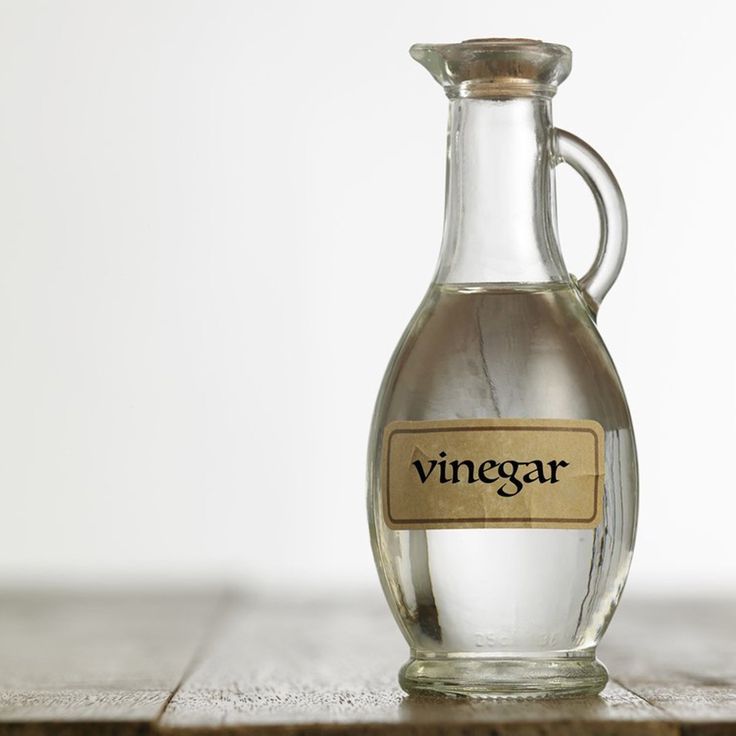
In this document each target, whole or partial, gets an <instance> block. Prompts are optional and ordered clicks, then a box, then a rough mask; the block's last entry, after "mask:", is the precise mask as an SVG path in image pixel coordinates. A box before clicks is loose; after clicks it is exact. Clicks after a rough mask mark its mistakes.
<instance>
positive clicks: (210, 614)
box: [0, 592, 223, 734]
mask: <svg viewBox="0 0 736 736" xmlns="http://www.w3.org/2000/svg"><path fill="white" fill-rule="evenodd" d="M222 605H223V602H222V596H221V595H216V594H207V595H202V594H201V593H197V594H191V593H189V594H187V593H178V594H177V593H175V592H172V593H170V594H167V595H160V594H150V593H149V594H141V593H123V592H119V593H99V592H98V593H77V594H72V593H33V592H16V593H12V594H11V593H4V594H0V734H2V733H14V734H15V733H18V734H20V733H23V734H26V733H28V734H36V733H38V734H42V733H77V732H79V733H82V732H83V731H81V730H77V727H78V726H79V724H85V723H86V724H88V725H87V727H86V731H85V732H86V733H108V732H109V733H138V732H142V731H144V730H145V729H146V728H147V727H148V725H149V724H151V723H152V722H155V721H156V720H157V718H158V717H159V716H160V714H161V713H162V711H163V709H164V707H165V705H166V703H167V702H168V700H169V698H170V697H171V695H172V693H173V692H174V690H175V688H176V687H177V686H178V685H179V684H180V683H181V681H182V678H183V676H184V673H185V672H186V671H187V667H189V666H190V665H191V663H192V661H194V658H195V656H196V654H197V650H198V648H199V647H201V646H202V645H203V643H204V642H205V637H206V635H207V633H208V632H210V630H211V627H212V622H213V621H214V619H215V617H216V615H217V610H218V606H222Z"/></svg>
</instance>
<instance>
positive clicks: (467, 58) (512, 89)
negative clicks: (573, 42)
mask: <svg viewBox="0 0 736 736" xmlns="http://www.w3.org/2000/svg"><path fill="white" fill-rule="evenodd" d="M409 53H410V54H411V56H412V58H413V59H415V60H416V61H418V62H419V63H420V64H421V65H422V66H423V67H425V68H426V69H427V70H428V71H429V73H430V74H431V75H432V76H433V77H434V78H435V79H436V80H437V81H438V82H439V83H440V84H441V85H442V87H443V89H444V90H445V93H446V94H447V96H448V97H477V98H489V99H493V98H497V97H552V96H553V95H554V94H555V92H556V91H557V87H558V86H559V85H560V84H561V83H562V82H563V81H564V80H565V79H567V76H568V74H570V69H571V67H572V52H571V51H570V49H569V48H567V46H560V45H558V44H554V43H544V42H543V41H534V40H530V39H527V38H474V39H470V40H468V41H463V42H462V43H449V44H425V43H418V44H414V46H412V47H411V49H409Z"/></svg>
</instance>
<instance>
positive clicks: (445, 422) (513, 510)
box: [368, 39, 637, 697]
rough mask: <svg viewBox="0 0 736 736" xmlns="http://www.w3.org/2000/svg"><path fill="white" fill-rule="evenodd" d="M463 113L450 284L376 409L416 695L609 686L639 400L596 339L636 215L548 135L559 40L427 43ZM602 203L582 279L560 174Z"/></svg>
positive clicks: (453, 183) (379, 513)
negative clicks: (576, 177) (561, 229)
mask: <svg viewBox="0 0 736 736" xmlns="http://www.w3.org/2000/svg"><path fill="white" fill-rule="evenodd" d="M411 54H412V56H413V58H414V59H416V60H417V61H419V63H421V64H422V65H423V66H425V67H426V68H427V69H428V70H429V71H430V73H431V74H432V76H433V77H434V78H435V79H436V80H437V81H438V82H439V83H440V84H441V85H442V86H443V88H444V90H445V92H446V94H447V96H448V97H449V100H450V117H449V127H448V138H447V146H448V147H447V180H446V181H447V191H446V205H445V224H444V233H443V239H442V248H441V254H440V259H439V265H438V267H437V271H436V275H435V277H434V280H433V282H432V284H431V285H430V287H429V290H428V291H427V294H426V296H425V298H424V300H423V302H422V303H421V304H420V306H419V308H418V310H417V312H416V314H415V315H414V317H413V319H412V320H411V323H410V324H409V326H408V327H407V329H406V331H405V333H404V335H403V337H402V338H401V341H400V342H399V345H398V347H397V348H396V351H395V353H394V355H393V357H392V359H391V362H390V364H389V366H388V369H387V371H386V375H385V378H384V381H383V385H382V387H381V390H380V394H379V396H378V401H377V404H376V409H375V415H374V419H373V425H372V430H371V444H370V451H369V467H368V484H369V519H370V526H371V537H372V544H373V551H374V556H375V560H376V565H377V567H378V572H379V575H380V577H381V581H382V584H383V588H384V591H385V594H386V598H387V599H388V602H389V605H390V606H391V609H392V611H393V613H394V616H395V618H396V621H397V622H398V624H399V626H400V628H401V630H402V632H403V634H404V636H405V638H406V640H407V642H408V644H409V648H410V659H409V661H408V662H407V663H406V665H404V667H403V668H402V670H401V672H400V676H399V679H400V682H401V685H402V687H403V688H404V689H405V690H406V691H408V692H424V693H447V694H458V695H474V696H485V697H551V696H560V695H576V694H586V693H596V692H599V691H600V690H601V689H602V688H603V687H604V685H605V683H606V681H607V673H606V670H605V668H604V667H603V665H602V664H601V663H600V662H599V661H598V660H597V659H596V655H595V651H596V645H597V644H598V641H599V640H600V637H601V636H602V634H603V632H604V631H605V629H606V626H607V625H608V622H609V620H610V618H611V615H612V614H613V611H614V609H615V607H616V604H617V602H618V599H619V596H620V595H621V591H622V589H623V586H624V582H625V580H626V576H627V573H628V569H629V563H630V559H631V553H632V549H633V544H634V535H635V528H636V515H637V467H636V450H635V446H634V436H633V433H632V428H631V419H630V416H629V411H628V407H627V404H626V398H625V396H624V392H623V389H622V387H621V383H620V381H619V378H618V375H617V374H616V369H615V367H614V365H613V362H612V360H611V357H610V356H609V354H608V352H607V350H606V347H605V345H604V344H603V341H602V340H601V337H600V335H599V333H598V330H597V329H596V314H597V311H598V307H599V305H600V303H601V301H602V299H603V298H604V296H605V295H606V293H607V291H608V290H609V288H610V287H611V285H612V284H613V282H614V280H615V279H616V277H617V276H618V273H619V271H620V268H621V265H622V260H623V256H624V251H625V246H626V211H625V207H624V203H623V199H622V196H621V192H620V190H619V188H618V185H617V183H616V181H615V179H614V177H613V175H612V174H611V172H610V170H609V169H608V167H607V166H606V164H605V163H604V162H603V160H602V159H601V158H600V157H599V156H598V155H597V154H596V153H595V152H594V151H593V150H592V149H591V148H590V147H588V146H587V145H586V144H585V143H583V142H582V141H581V140H579V139H578V138H576V137H575V136H573V135H571V134H569V133H566V132H564V131H562V130H558V129H556V128H554V127H553V125H552V97H553V96H554V94H555V92H556V90H557V87H558V85H559V84H560V83H561V82H562V81H563V80H564V79H565V78H566V77H567V75H568V74H569V72H570V67H571V53H570V50H569V49H568V48H566V47H564V46H559V45H553V44H548V43H542V42H539V41H527V40H520V39H480V40H473V41H465V42H463V43H458V44H448V45H423V44H422V45H416V46H414V47H412V49H411ZM560 162H566V163H568V164H570V165H571V166H572V167H573V168H574V169H575V170H576V171H578V172H579V173H580V174H581V175H582V176H583V178H584V179H585V181H586V182H587V184H588V185H589V186H590V188H591V189H592V191H593V194H594V195H595V199H596V202H597V204H598V208H599V212H600V218H601V225H602V227H601V233H602V234H601V240H600V244H599V248H598V253H597V257H596V259H595V262H594V264H593V266H592V267H591V269H590V270H589V271H588V273H586V274H585V275H584V276H583V277H582V278H581V279H580V280H579V281H578V280H576V279H575V278H574V277H572V276H571V275H570V274H569V273H568V272H567V270H566V268H565V265H564V261H563V258H562V255H561V252H560V249H559V245H558V242H557V241H558V238H557V222H556V210H555V180H554V169H555V166H556V165H557V164H559V163H560Z"/></svg>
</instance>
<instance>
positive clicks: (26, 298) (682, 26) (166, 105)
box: [0, 0, 736, 592]
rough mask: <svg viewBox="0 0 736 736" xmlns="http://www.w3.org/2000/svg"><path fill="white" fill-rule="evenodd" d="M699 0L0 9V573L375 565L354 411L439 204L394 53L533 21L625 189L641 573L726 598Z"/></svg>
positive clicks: (727, 238) (733, 576) (573, 252)
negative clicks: (566, 64) (567, 63)
mask: <svg viewBox="0 0 736 736" xmlns="http://www.w3.org/2000/svg"><path fill="white" fill-rule="evenodd" d="M687 7H688V10H687V11H685V10H684V8H685V5H684V4H678V3H644V2H637V3H631V4H626V3H616V4H615V5H611V6H610V7H606V6H604V5H601V4H600V3H592V2H584V1H583V0H581V1H580V2H571V1H568V2H562V1H560V0H556V1H555V2H549V1H548V0H545V1H544V2H524V3H508V2H503V3H502V2H498V1H497V2H489V1H488V0H484V1H483V2H462V1H461V2H457V1H455V2H452V3H448V2H447V1H446V0H444V1H443V2H439V1H437V0H431V1H430V0H423V1H421V2H420V1H419V0H417V1H414V2H397V1H396V0H394V1H392V2H387V1H383V2H379V1H377V0H374V1H373V2H370V3H351V2H338V1H335V2H310V3H300V2H284V1H281V2H278V1H274V2H246V1H245V0H241V1H240V2H236V1H235V0H228V1H224V0H214V1H209V2H204V1H202V2H188V1H185V0H177V1H176V2H174V1H167V2H165V1H161V0H159V1H158V2H148V1H146V2H142V1H140V0H139V1H133V2H129V1H126V2H123V1H122V0H121V1H120V2H109V1H102V0H89V1H88V2H81V1H79V0H66V1H64V2H61V1H52V0H49V1H48V2H39V1H38V0H14V1H12V2H10V1H8V0H5V1H3V2H0V106H1V112H0V491H1V494H2V495H1V503H2V505H1V506H0V579H2V580H5V581H14V582H18V581H26V582H27V581H49V580H57V581H80V580H85V581H86V580H95V581H103V582H110V583H112V584H114V583H116V582H118V581H122V580H131V579H135V580H159V579H167V580H194V581H197V580H202V579H208V580H220V579H230V580H234V581H239V582H244V583H246V584H247V583H248V582H250V583H252V584H261V585H265V584H270V585H287V584H297V585H299V586H309V585H311V586H349V587H364V586H374V585H375V573H374V570H373V563H372V559H371V556H370V548H369V541H368V533H367V527H366V521H365V511H364V503H365V502H364V464H365V448H366V441H367V433H368V426H369V421H370V416H371V411H372V407H373V401H374V398H375V394H376V391H377V389H378V386H379V382H380V380H381V376H382V373H383V369H384V367H385V365H386V362H387V360H388V358H389V355H390V353H391V351H392V349H393V346H394V344H395V342H396V340H397V339H398V337H399V335H400V334H401V332H402V330H403V328H404V326H405V324H406V322H407V320H408V319H409V317H410V315H411V313H412V312H413V310H414V308H415V307H416V305H417V304H418V301H419V299H420V297H421V296H422V294H423V292H424V290H425V288H426V286H427V283H428V281H429V279H430V277H431V274H432V271H433V268H434V264H435V259H436V256H437V250H438V245H439V239H440V232H441V225H442V206H443V186H444V159H443V157H444V143H445V140H444V131H445V123H446V101H445V99H444V96H443V94H442V92H441V90H440V89H439V87H437V86H436V85H435V83H434V82H433V81H432V80H431V78H430V77H429V75H428V74H427V73H426V71H425V70H424V69H422V68H421V67H420V66H418V65H417V64H415V63H414V62H413V61H411V59H410V58H409V56H408V54H407V49H408V46H409V45H410V44H411V43H412V42H415V41H456V40H461V39H463V38H468V37H478V36H527V37H533V38H543V39H545V40H548V41H554V42H560V43H564V44H567V45H569V46H571V47H572V49H573V53H574V63H573V72H572V75H571V77H570V79H569V80H568V81H567V82H566V83H565V84H564V85H563V86H562V88H561V90H560V93H559V94H558V96H557V98H556V100H555V102H554V109H555V121H556V123H557V124H558V125H560V127H564V128H567V129H569V130H571V131H573V132H575V133H577V134H578V135H580V136H582V137H583V138H585V139H586V140H588V141H589V142H590V143H592V144H593V145H594V146H595V147H596V148H598V150H599V151H600V152H601V153H602V154H603V155H604V156H605V157H606V159H607V160H608V162H609V163H610V165H611V167H612V168H613V170H614V171H615V172H616V174H617V176H618V178H619V180H620V183H621V185H622V188H623V190H624V193H625V195H626V198H627V202H628V207H629V215H630V226H631V229H630V245H629V255H628V259H627V262H626V265H625V268H624V271H623V273H622V275H621V278H620V280H619V282H618V284H617V285H616V286H615V287H614V290H613V291H612V292H611V294H610V296H609V297H608V299H607V301H606V303H605V304H604V306H603V309H602V311H601V314H600V320H599V325H600V329H601V332H602V334H603V336H604V338H605V340H606V342H607V344H608V347H609V349H610V351H611V353H612V354H613V357H614V360H615V361H616V364H617V366H618V368H619V371H620V374H621V376H622V379H623V382H624V385H625V387H626V389H627V392H628V396H629V400H630V404H631V410H632V413H633V417H634V421H635V427H636V431H637V438H638V444H639V452H640V463H641V515H640V527H639V537H638V546H637V550H636V554H635V558H634V564H633V568H632V574H631V579H630V583H631V587H632V589H637V590H639V591H642V590H646V591H649V590H653V589H674V590H679V591H688V590H689V591H696V592H697V591H699V590H704V589H710V588H716V587H717V588H721V589H725V590H735V589H736V552H735V551H734V550H735V545H734V540H733V535H734V532H733V530H734V528H736V467H735V463H736V451H735V448H736V422H735V420H734V408H735V406H734V405H735V403H736V395H735V394H736V391H735V389H736V385H735V382H734V377H735V375H736V371H735V369H736V365H735V363H736V330H734V328H733V325H734V311H735V307H734V297H733V294H734V281H735V277H736V273H735V265H736V264H735V263H734V239H735V238H734V218H733V215H734V210H735V208H736V205H735V204H734V177H733V171H734V165H735V164H736V161H735V160H734V151H733V131H734V129H735V127H736V109H735V107H734V105H735V103H734V97H733V94H732V93H731V88H732V86H733V80H734V71H735V70H736V64H735V62H734V57H733V54H732V37H731V36H732V22H731V18H730V14H729V12H728V9H729V6H728V5H727V4H726V3H725V2H724V3H720V4H719V3H708V2H700V3H698V4H697V12H695V11H691V10H690V5H689V4H688V6H687ZM558 185H559V191H558V195H559V197H558V198H559V203H560V205H559V207H560V228H561V234H562V241H563V248H564V251H565V254H566V256H567V259H568V266H569V267H570V270H572V271H574V272H578V273H580V272H581V271H582V270H584V269H585V267H586V266H587V264H588V261H589V260H590V259H591V258H592V253H593V250H594V247H595V242H596V239H597V222H596V215H595V211H594V206H593V203H592V200H591V198H590V196H589V195H588V194H587V190H585V187H584V185H583V184H582V182H581V181H579V180H578V179H577V178H576V175H575V174H574V173H572V172H571V171H568V170H564V171H560V173H559V176H558Z"/></svg>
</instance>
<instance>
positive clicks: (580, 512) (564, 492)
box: [382, 419, 604, 529]
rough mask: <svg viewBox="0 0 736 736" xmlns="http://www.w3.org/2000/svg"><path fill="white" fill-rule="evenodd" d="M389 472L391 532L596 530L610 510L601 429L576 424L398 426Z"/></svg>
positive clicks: (386, 453) (386, 500)
mask: <svg viewBox="0 0 736 736" xmlns="http://www.w3.org/2000/svg"><path fill="white" fill-rule="evenodd" d="M382 473H383V476H382V479H383V511H384V518H385V520H386V524H388V526H389V527H391V528H392V529H466V528H473V527H476V528H493V527H525V528H536V527H541V528H561V529H569V528H580V529H592V528H594V527H596V526H598V524H599V523H600V521H601V518H602V512H603V474H604V462H603V428H602V427H601V425H600V424H598V422H593V421H589V420H569V419H449V420H443V421H424V422H392V423H391V424H389V425H388V426H387V427H386V429H385V431H384V436H383V468H382Z"/></svg>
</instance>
